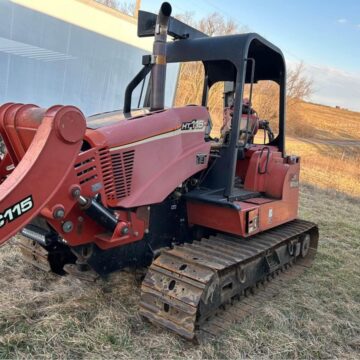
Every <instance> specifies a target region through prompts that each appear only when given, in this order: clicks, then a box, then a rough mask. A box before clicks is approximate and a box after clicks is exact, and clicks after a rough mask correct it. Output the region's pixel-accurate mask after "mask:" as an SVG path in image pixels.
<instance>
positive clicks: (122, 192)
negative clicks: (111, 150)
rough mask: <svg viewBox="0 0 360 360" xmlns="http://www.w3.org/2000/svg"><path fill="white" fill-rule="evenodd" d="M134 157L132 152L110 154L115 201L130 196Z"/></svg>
mask: <svg viewBox="0 0 360 360" xmlns="http://www.w3.org/2000/svg"><path fill="white" fill-rule="evenodd" d="M134 157H135V151H134V150H130V151H124V152H121V153H115V154H111V161H112V167H113V176H114V185H115V196H116V199H122V198H124V197H126V196H129V195H130V194H131V184H132V175H133V169H134Z"/></svg>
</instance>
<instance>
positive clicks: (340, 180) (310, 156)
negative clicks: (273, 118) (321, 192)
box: [286, 103, 360, 196]
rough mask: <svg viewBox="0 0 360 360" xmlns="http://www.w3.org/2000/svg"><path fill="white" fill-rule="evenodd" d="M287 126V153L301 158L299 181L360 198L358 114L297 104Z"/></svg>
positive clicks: (313, 105) (359, 122)
mask: <svg viewBox="0 0 360 360" xmlns="http://www.w3.org/2000/svg"><path fill="white" fill-rule="evenodd" d="M299 112H300V113H301V114H302V116H301V121H296V118H295V119H294V118H293V119H291V121H289V123H288V132H287V133H288V135H290V137H288V139H287V146H286V150H287V153H288V154H291V153H292V154H297V155H300V156H301V158H302V168H301V178H302V181H304V182H306V183H310V184H313V185H316V186H318V187H321V188H323V189H334V190H337V191H341V192H344V193H347V194H349V195H352V196H360V186H359V184H360V113H357V112H351V111H347V110H342V109H334V108H331V107H328V106H322V105H315V104H309V103H302V104H300V109H299Z"/></svg>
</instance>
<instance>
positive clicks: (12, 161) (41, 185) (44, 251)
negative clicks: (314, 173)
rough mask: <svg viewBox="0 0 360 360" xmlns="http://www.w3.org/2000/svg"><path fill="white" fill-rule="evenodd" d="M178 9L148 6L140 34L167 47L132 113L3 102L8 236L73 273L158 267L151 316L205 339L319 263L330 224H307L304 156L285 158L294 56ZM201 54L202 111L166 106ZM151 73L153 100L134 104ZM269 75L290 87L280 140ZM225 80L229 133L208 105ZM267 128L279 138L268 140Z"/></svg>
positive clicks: (152, 65)
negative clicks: (321, 228) (205, 26)
mask: <svg viewBox="0 0 360 360" xmlns="http://www.w3.org/2000/svg"><path fill="white" fill-rule="evenodd" d="M170 14H171V6H170V4H168V3H163V4H162V6H161V9H160V11H159V14H158V16H156V15H154V14H151V13H147V12H140V14H139V25H138V35H139V36H154V37H155V41H154V47H153V54H152V55H145V56H144V57H143V68H142V70H141V71H140V72H139V73H138V74H137V75H136V76H135V78H134V79H133V80H132V81H131V82H130V83H129V85H128V87H127V89H126V92H125V100H124V108H123V111H113V112H109V113H104V114H98V115H95V116H90V117H89V118H87V119H86V118H85V117H84V115H83V114H82V112H81V111H80V110H79V109H77V108H76V107H73V106H59V105H57V106H53V107H50V108H49V109H42V108H39V107H37V106H35V105H24V104H14V103H8V104H5V105H2V106H1V107H0V133H1V136H2V139H3V142H4V144H5V146H6V151H5V153H4V154H3V156H2V159H1V163H0V175H1V186H0V200H1V203H0V204H1V206H0V212H1V213H0V241H1V243H4V242H5V241H6V240H8V239H9V238H11V237H12V236H13V235H15V234H16V233H17V232H19V231H20V232H21V234H22V235H21V236H20V238H21V239H22V240H20V246H21V248H22V252H23V254H24V255H25V259H27V260H28V261H30V262H31V263H33V264H35V265H37V266H38V267H40V268H42V269H44V270H48V271H49V270H51V271H54V272H56V273H60V274H61V273H63V274H66V273H70V274H72V275H76V276H78V277H83V278H93V279H95V278H96V277H97V276H102V277H104V276H106V275H107V274H109V273H111V272H114V271H116V270H121V269H124V268H140V267H148V270H147V273H146V275H145V278H144V280H143V282H142V286H141V298H140V313H141V315H143V316H144V317H146V318H148V319H149V320H150V321H151V322H153V323H156V324H160V325H162V326H164V327H166V328H168V329H171V330H173V331H175V332H176V333H178V334H180V335H181V336H183V337H185V338H187V339H194V338H196V337H197V336H198V335H200V334H204V332H207V333H210V334H216V333H218V331H219V329H220V330H221V329H222V328H224V326H225V325H224V324H225V323H226V321H225V319H228V321H231V320H232V319H236V317H237V315H236V314H237V313H239V314H241V313H243V312H247V310H246V309H249V308H250V307H251V306H255V305H254V304H255V299H253V300H252V299H251V296H253V297H254V298H259V296H260V297H261V296H262V299H263V300H264V299H266V294H267V292H266V289H267V286H269V287H271V285H267V284H271V283H274V282H275V283H276V281H279V280H278V279H283V280H284V279H286V278H288V277H289V274H290V273H292V272H294V271H295V270H296V269H298V268H304V267H306V266H310V265H311V262H312V259H313V258H314V256H315V253H316V248H317V242H318V229H317V226H316V225H315V224H313V223H310V222H308V221H303V220H298V219H297V213H298V198H299V170H300V159H299V157H297V156H288V155H285V102H286V99H285V82H286V75H285V62H284V58H283V55H282V53H281V51H280V50H279V49H278V48H277V47H275V46H274V45H272V44H271V43H269V42H268V41H266V40H265V39H263V38H262V37H260V36H259V35H257V34H241V35H231V36H219V37H208V36H206V35H205V34H203V33H201V32H199V31H197V30H195V29H193V28H191V27H189V26H187V25H185V24H183V23H181V22H180V21H177V20H175V19H174V18H171V17H170ZM167 35H170V36H171V37H173V38H174V41H172V42H166V39H167ZM190 61H201V62H202V63H203V65H204V69H205V72H204V74H205V75H204V87H203V96H202V104H201V106H194V105H190V104H189V105H188V106H183V107H177V108H168V109H166V108H164V96H165V73H166V64H167V63H184V62H190ZM147 75H149V82H148V84H149V85H148V90H147V91H145V95H144V104H143V105H144V106H143V108H139V109H135V110H132V108H131V99H132V94H133V90H134V89H136V88H137V87H138V86H140V88H141V86H142V84H144V83H147V82H146V79H147ZM260 80H272V81H274V82H276V83H277V84H278V85H279V97H280V100H279V134H278V136H276V137H274V136H273V133H272V131H271V129H270V127H269V124H268V122H267V121H263V120H259V119H258V118H257V116H255V115H254V112H253V110H252V109H251V97H252V88H253V84H254V83H256V82H258V81H260ZM219 81H221V82H224V84H225V85H224V89H225V90H224V94H223V97H224V119H225V118H227V121H228V122H230V124H228V130H227V132H226V134H225V136H222V137H221V138H220V140H219V139H213V138H212V137H211V136H210V134H209V132H210V129H211V119H210V115H209V112H208V110H207V99H208V92H209V90H210V88H211V87H212V86H213V85H214V84H216V83H217V82H219ZM245 84H249V85H248V87H249V88H250V91H249V93H250V98H249V106H247V107H246V106H244V104H243V102H245V101H244V100H243V93H244V91H245V90H244V87H245ZM245 105H246V104H245ZM244 108H245V109H247V110H245V113H244ZM225 120H226V119H225ZM225 120H224V122H225ZM258 129H262V130H264V133H265V134H267V135H266V137H265V139H269V141H267V143H265V144H262V145H256V144H254V135H255V133H256V131H257V130H258ZM277 276H279V277H277ZM271 279H274V281H273V282H271ZM260 288H264V290H262V291H260ZM255 289H256V292H255ZM254 294H255V295H254ZM249 297H250V298H249ZM249 299H250V301H249ZM227 305H229V306H227ZM230 305H232V306H230ZM226 307H229V309H227V310H226ZM219 319H220V320H219Z"/></svg>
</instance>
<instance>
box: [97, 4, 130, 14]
mask: <svg viewBox="0 0 360 360" xmlns="http://www.w3.org/2000/svg"><path fill="white" fill-rule="evenodd" d="M95 1H97V2H98V3H100V4H103V5H105V6H108V7H110V8H112V9H116V10H119V11H121V12H122V13H124V14H126V15H129V16H134V15H135V10H136V1H119V0H95Z"/></svg>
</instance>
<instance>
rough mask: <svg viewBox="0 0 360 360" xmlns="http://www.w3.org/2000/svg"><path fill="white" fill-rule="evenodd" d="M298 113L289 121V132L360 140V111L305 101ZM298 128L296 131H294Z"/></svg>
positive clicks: (314, 136) (300, 105) (319, 137)
mask: <svg viewBox="0 0 360 360" xmlns="http://www.w3.org/2000/svg"><path fill="white" fill-rule="evenodd" d="M297 112H298V113H299V114H300V115H301V121H300V122H299V121H297V120H298V119H297V117H296V115H295V116H294V117H293V118H291V120H290V122H289V123H288V128H289V132H288V134H290V135H291V134H293V135H295V136H299V137H302V136H309V137H312V138H317V139H357V140H360V113H359V112H354V111H348V110H343V109H335V108H332V107H329V106H324V105H318V104H311V103H306V102H303V103H301V104H299V106H298V109H297ZM294 129H296V130H295V131H293V130H294Z"/></svg>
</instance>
